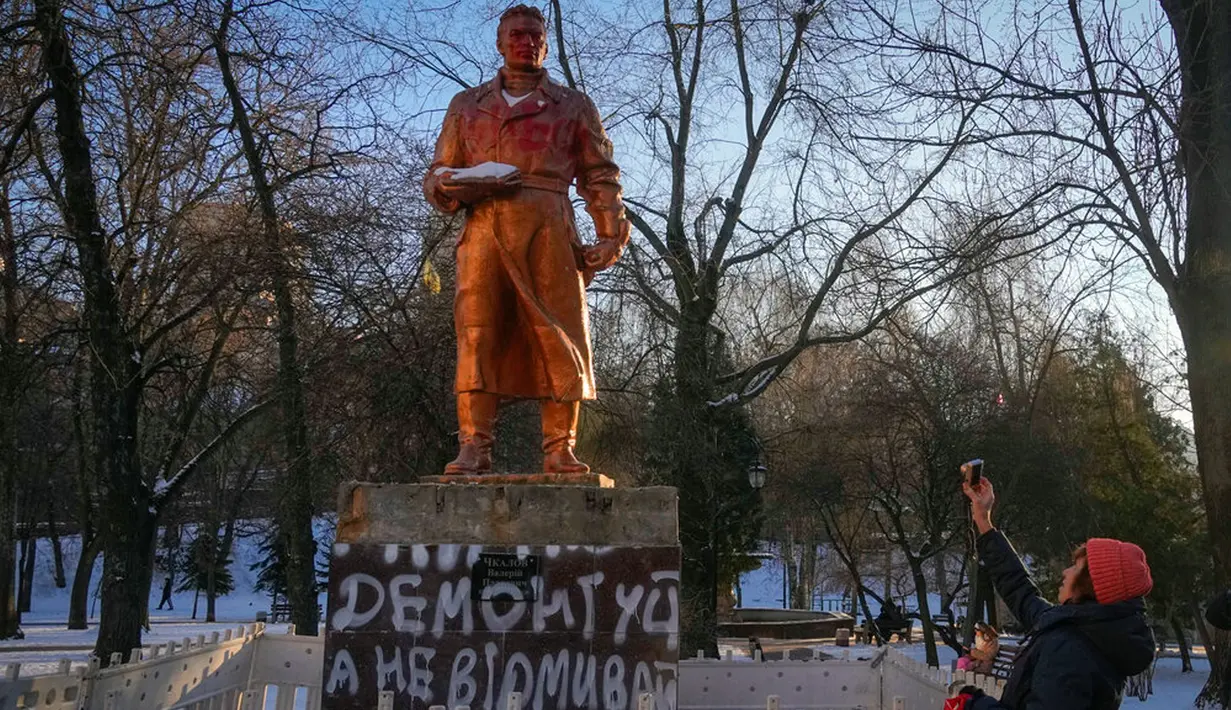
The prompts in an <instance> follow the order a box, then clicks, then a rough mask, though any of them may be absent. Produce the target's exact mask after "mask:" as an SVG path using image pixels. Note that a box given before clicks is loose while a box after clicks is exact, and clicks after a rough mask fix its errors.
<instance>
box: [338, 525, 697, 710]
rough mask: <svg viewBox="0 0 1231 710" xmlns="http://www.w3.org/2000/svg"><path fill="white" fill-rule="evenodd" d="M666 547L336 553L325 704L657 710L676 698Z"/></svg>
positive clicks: (674, 593) (671, 578) (674, 608)
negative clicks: (389, 700)
mask: <svg viewBox="0 0 1231 710" xmlns="http://www.w3.org/2000/svg"><path fill="white" fill-rule="evenodd" d="M679 562H680V560H679V549H678V548H675V547H649V548H646V547H607V548H604V547H591V546H545V547H535V548H529V547H522V548H511V549H510V548H492V547H486V548H485V547H481V546H477V545H426V546H423V545H410V546H406V545H375V544H364V545H359V544H355V545H346V544H338V545H336V546H335V548H334V555H333V562H332V567H331V571H330V590H329V609H328V615H327V630H326V633H327V635H326V644H325V645H326V649H325V655H326V657H325V676H324V679H325V683H324V706H325V708H328V709H330V710H343V709H349V708H365V709H366V708H373V707H375V706H376V702H377V698H378V697H379V693H380V692H381V691H384V690H390V691H393V692H394V699H395V702H394V707H395V708H406V709H410V708H414V709H415V710H418V708H423V709H424V710H426V708H428V707H429V706H431V705H444V706H446V707H449V708H453V707H456V706H461V705H467V706H470V707H471V708H472V709H473V710H481V709H485V710H497V708H499V709H500V710H503V709H504V707H505V703H506V698H507V697H508V696H509V694H510V693H513V692H518V693H521V695H522V698H523V706H524V707H526V708H535V709H536V710H539V709H541V708H595V709H601V710H624V709H628V708H633V707H636V701H637V698H638V697H639V695H641V694H642V693H651V694H653V695H654V697H655V700H656V707H658V708H660V709H661V710H670V708H672V707H673V705H674V701H675V687H676V671H677V668H678V656H679V635H678V634H679V615H680V602H679V579H680V575H679Z"/></svg>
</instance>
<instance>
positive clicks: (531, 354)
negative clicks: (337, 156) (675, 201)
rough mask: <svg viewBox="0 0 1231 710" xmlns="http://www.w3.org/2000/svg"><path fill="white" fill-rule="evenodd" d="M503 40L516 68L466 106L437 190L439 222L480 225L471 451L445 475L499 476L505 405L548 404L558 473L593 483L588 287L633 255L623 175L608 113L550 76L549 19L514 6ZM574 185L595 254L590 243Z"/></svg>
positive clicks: (472, 326)
mask: <svg viewBox="0 0 1231 710" xmlns="http://www.w3.org/2000/svg"><path fill="white" fill-rule="evenodd" d="M496 33H497V38H496V49H497V50H498V51H499V52H500V54H501V55H502V56H503V57H504V67H503V68H501V69H500V71H499V73H498V74H497V75H496V76H495V78H493V79H492V80H490V81H488V82H487V83H484V84H481V85H479V86H477V87H475V88H473V89H467V90H466V91H463V92H461V93H459V94H457V95H456V96H454V97H453V101H452V102H450V104H449V110H448V113H447V114H446V115H445V120H444V126H443V128H442V129H441V133H440V137H439V139H438V140H437V142H436V156H435V159H434V160H433V161H432V165H431V168H430V169H429V170H428V174H427V178H426V180H425V181H424V185H423V189H424V193H425V194H426V195H427V199H428V200H429V201H430V202H431V203H432V204H433V205H435V206H436V207H437V208H438V209H440V210H442V211H444V212H449V213H452V212H456V211H458V210H465V214H466V222H465V227H464V229H463V230H462V234H461V237H460V238H459V239H458V243H457V294H456V300H455V303H454V307H453V318H454V326H455V328H456V331H457V380H456V390H457V418H458V428H459V433H458V439H459V442H460V444H461V446H460V452H459V453H458V456H457V458H456V459H455V460H454V461H452V462H451V463H449V464H448V466H446V467H445V473H446V474H483V473H488V472H490V471H491V466H492V457H491V450H492V443H493V436H492V429H493V425H494V423H495V419H496V408H497V406H498V405H499V403H500V400H502V399H537V400H539V401H540V403H541V407H542V419H543V470H544V471H545V472H548V473H585V472H587V471H589V470H590V468H589V466H587V465H586V464H584V463H582V462H581V461H578V460H577V457H576V455H575V454H574V451H573V449H574V446H575V445H576V441H577V417H578V413H579V411H580V406H581V401H582V400H584V399H593V398H594V373H593V363H592V360H591V356H590V333H589V325H588V314H587V311H586V297H585V287H586V285H587V284H588V283H589V282H590V279H592V278H593V277H594V273H595V272H597V271H601V270H603V269H606V268H608V267H610V266H611V265H612V264H614V263H615V262H616V260H617V259H619V257H620V254H621V252H622V251H623V250H624V246H625V244H627V243H628V237H629V223H628V221H627V220H626V219H625V216H624V203H623V201H622V199H621V188H620V169H619V167H618V166H616V164H615V162H614V161H613V160H612V149H611V142H610V141H609V140H608V139H607V134H606V132H605V131H604V130H603V125H602V121H601V120H600V118H599V115H598V111H597V109H595V107H594V104H593V103H592V102H591V101H590V99H589V98H587V97H586V96H585V95H584V94H582V93H580V92H577V91H574V90H572V89H569V88H567V87H564V86H561V85H559V84H556V83H555V82H553V81H552V80H551V79H550V78H549V77H548V76H547V72H546V71H545V70H544V69H543V61H544V60H545V59H546V58H547V25H546V21H545V20H544V18H543V14H542V13H541V12H540V11H539V10H538V9H536V8H533V7H528V6H526V5H517V6H515V7H512V8H510V9H509V10H507V11H505V13H504V14H503V15H501V17H500V24H499V27H498V29H497V31H496ZM573 183H575V184H576V188H577V192H578V194H580V195H581V197H582V198H583V199H584V200H585V203H586V210H587V211H588V212H589V213H590V216H591V217H592V218H593V219H594V225H595V228H596V232H597V236H598V241H597V243H595V244H594V245H591V246H584V245H583V244H582V243H581V240H580V239H579V238H578V236H577V228H576V225H575V224H574V218H573V207H572V203H571V202H570V201H569V194H568V191H569V185H570V184H573Z"/></svg>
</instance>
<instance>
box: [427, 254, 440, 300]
mask: <svg viewBox="0 0 1231 710" xmlns="http://www.w3.org/2000/svg"><path fill="white" fill-rule="evenodd" d="M423 285H425V286H427V288H428V290H429V291H431V292H432V293H440V274H438V273H436V269H435V268H434V267H433V266H432V260H431V259H428V260H427V261H425V262H423Z"/></svg>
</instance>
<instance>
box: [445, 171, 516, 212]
mask: <svg viewBox="0 0 1231 710" xmlns="http://www.w3.org/2000/svg"><path fill="white" fill-rule="evenodd" d="M520 188H521V173H520V172H518V171H513V172H511V173H508V174H507V175H501V176H500V177H483V178H477V179H466V180H457V179H454V177H453V175H452V173H446V174H445V175H444V176H443V177H442V178H441V179H440V182H439V183H438V185H437V189H439V190H440V192H441V193H443V194H444V195H445V196H446V197H449V198H451V199H454V200H457V201H458V202H461V203H462V204H466V205H474V204H478V203H480V202H482V201H483V200H486V199H487V198H489V197H493V196H496V195H503V194H507V193H510V192H516V191H517V190H518V189H520Z"/></svg>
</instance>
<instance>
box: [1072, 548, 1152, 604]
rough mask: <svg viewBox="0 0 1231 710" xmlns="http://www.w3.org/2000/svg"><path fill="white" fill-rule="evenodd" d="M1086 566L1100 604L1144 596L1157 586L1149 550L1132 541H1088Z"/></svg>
mask: <svg viewBox="0 0 1231 710" xmlns="http://www.w3.org/2000/svg"><path fill="white" fill-rule="evenodd" d="M1086 569H1087V570H1089V571H1090V581H1092V582H1094V597H1095V598H1096V599H1097V600H1098V603H1099V604H1115V603H1116V602H1122V601H1125V600H1126V599H1133V598H1135V597H1144V596H1145V595H1147V594H1149V593H1150V590H1151V589H1153V588H1154V580H1153V579H1152V578H1151V577H1150V566H1149V565H1148V564H1146V553H1145V552H1143V551H1142V549H1141V548H1140V547H1137V546H1136V545H1134V544H1133V543H1131V542H1120V541H1119V540H1109V539H1107V538H1105V537H1093V538H1090V539H1089V540H1087V541H1086Z"/></svg>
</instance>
